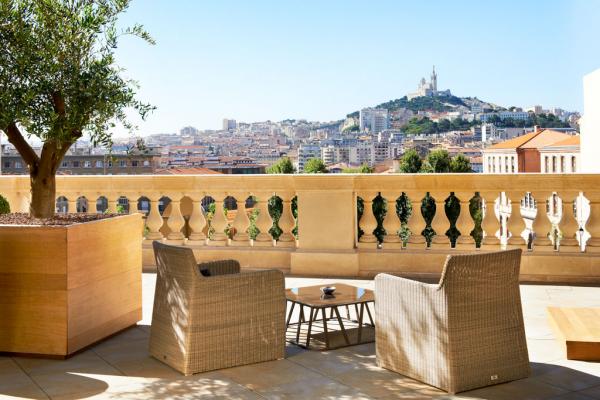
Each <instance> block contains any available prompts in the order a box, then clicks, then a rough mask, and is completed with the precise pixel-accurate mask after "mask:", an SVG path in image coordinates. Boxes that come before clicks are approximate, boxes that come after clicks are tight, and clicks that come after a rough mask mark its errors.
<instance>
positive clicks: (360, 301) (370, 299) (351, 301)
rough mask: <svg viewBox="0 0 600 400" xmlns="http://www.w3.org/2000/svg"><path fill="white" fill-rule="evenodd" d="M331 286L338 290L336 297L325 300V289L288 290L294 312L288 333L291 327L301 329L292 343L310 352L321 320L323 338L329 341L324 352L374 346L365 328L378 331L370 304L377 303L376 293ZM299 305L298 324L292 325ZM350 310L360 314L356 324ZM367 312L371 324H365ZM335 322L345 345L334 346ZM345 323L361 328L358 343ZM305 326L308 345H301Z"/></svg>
mask: <svg viewBox="0 0 600 400" xmlns="http://www.w3.org/2000/svg"><path fill="white" fill-rule="evenodd" d="M328 286H335V287H336V290H335V293H334V294H333V295H332V296H325V295H323V294H322V292H321V287H323V285H318V286H308V287H302V288H292V289H287V290H286V292H285V294H286V298H287V301H288V302H290V303H291V307H290V311H289V314H288V317H287V320H286V329H289V328H290V326H292V327H293V326H294V325H297V326H296V340H289V342H290V343H294V344H296V345H298V346H301V347H304V348H307V349H310V348H311V347H310V340H311V331H312V329H313V324H314V323H315V322H317V321H319V320H320V321H322V323H323V336H324V341H325V348H324V349H323V350H329V349H332V348H339V347H345V346H353V345H356V344H361V343H368V342H373V341H374V340H373V336H371V339H367V340H363V327H364V326H369V327H372V328H374V327H375V324H374V322H373V317H372V315H371V310H370V309H369V303H374V302H375V296H374V294H373V291H372V290H368V289H363V288H358V287H355V286H350V285H346V284H343V283H336V284H330V285H328ZM296 305H298V307H299V310H300V311H299V317H298V322H294V323H292V322H291V319H292V313H293V312H294V309H295V307H296ZM305 307H307V308H308V310H309V312H308V321H307V320H306V316H305V314H304V308H305ZM339 307H345V308H346V318H342V316H341V314H340V310H339ZM350 307H354V309H355V311H356V313H355V315H356V319H355V320H354V319H351V318H350ZM328 309H329V311H330V312H329V317H327V312H326V311H327V310H328ZM365 311H366V314H367V316H368V318H369V322H370V324H368V323H365V322H364V320H365ZM319 312H321V318H319ZM331 320H334V321H335V322H337V324H338V326H339V331H341V333H342V335H343V337H344V342H343V343H344V344H342V345H337V346H330V335H331V334H332V330H331V329H330V328H331V327H329V328H328V326H327V322H328V321H331ZM344 321H346V325H348V324H349V323H352V324H357V326H356V330H357V332H356V340H355V341H351V340H350V338H349V335H348V332H347V329H346V326H345V325H344ZM303 324H308V325H307V333H306V342H305V343H301V341H300V331H301V328H302V325H303Z"/></svg>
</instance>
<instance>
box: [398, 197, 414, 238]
mask: <svg viewBox="0 0 600 400" xmlns="http://www.w3.org/2000/svg"><path fill="white" fill-rule="evenodd" d="M396 213H397V214H398V218H400V230H399V231H398V236H400V239H401V240H402V244H403V245H404V246H406V243H408V239H409V238H410V235H411V234H412V232H411V231H410V228H409V227H408V220H409V219H410V217H411V216H412V203H411V201H410V199H409V198H408V196H407V195H406V193H404V192H402V195H401V196H400V197H398V199H397V200H396Z"/></svg>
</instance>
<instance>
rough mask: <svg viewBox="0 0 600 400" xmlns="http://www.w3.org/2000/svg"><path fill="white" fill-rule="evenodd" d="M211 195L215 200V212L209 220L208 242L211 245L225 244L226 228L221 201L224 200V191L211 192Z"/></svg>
mask: <svg viewBox="0 0 600 400" xmlns="http://www.w3.org/2000/svg"><path fill="white" fill-rule="evenodd" d="M211 197H212V198H213V199H214V200H215V213H214V215H213V217H212V219H211V220H210V229H211V231H212V232H211V233H210V235H209V238H208V244H209V245H211V246H226V245H227V241H228V240H227V239H228V237H227V234H226V233H225V229H226V228H227V219H225V212H224V208H223V202H224V200H225V197H226V196H225V194H224V193H216V194H214V195H213V194H211Z"/></svg>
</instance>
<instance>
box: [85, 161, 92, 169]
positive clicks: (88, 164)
mask: <svg viewBox="0 0 600 400" xmlns="http://www.w3.org/2000/svg"><path fill="white" fill-rule="evenodd" d="M83 167H84V168H92V162H91V161H90V160H86V161H84V162H83Z"/></svg>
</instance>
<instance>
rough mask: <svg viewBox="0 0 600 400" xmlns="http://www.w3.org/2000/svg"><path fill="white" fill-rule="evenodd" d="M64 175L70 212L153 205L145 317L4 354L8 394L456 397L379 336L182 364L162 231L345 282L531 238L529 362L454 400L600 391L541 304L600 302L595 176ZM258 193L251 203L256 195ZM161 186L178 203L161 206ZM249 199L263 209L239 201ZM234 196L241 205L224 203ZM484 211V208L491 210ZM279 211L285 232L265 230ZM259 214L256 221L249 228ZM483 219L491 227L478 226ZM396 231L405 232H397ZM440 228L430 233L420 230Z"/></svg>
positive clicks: (295, 282) (429, 268)
mask: <svg viewBox="0 0 600 400" xmlns="http://www.w3.org/2000/svg"><path fill="white" fill-rule="evenodd" d="M57 185H58V189H57V198H58V197H61V198H64V200H65V201H66V204H67V208H68V211H70V212H71V211H74V210H76V209H77V208H78V204H80V205H82V204H86V203H87V207H85V208H86V209H87V210H89V211H95V210H94V207H93V204H94V203H95V202H96V201H97V200H98V199H102V201H100V204H103V203H104V202H106V203H107V206H108V210H109V211H118V210H120V209H121V207H119V205H121V206H123V205H125V206H128V207H125V210H126V211H128V212H130V213H133V212H137V211H138V207H136V205H137V206H139V207H140V212H143V213H144V214H146V209H145V208H146V207H145V204H148V205H149V207H148V212H147V215H145V225H146V229H145V232H143V233H142V232H140V233H139V234H140V235H142V234H143V235H144V240H143V244H142V251H143V266H144V274H143V319H142V321H141V322H140V323H139V324H138V325H137V327H134V328H130V329H128V330H126V331H124V332H122V333H120V334H118V335H116V336H114V337H112V338H110V339H108V340H105V341H103V342H100V343H98V344H96V345H94V346H92V347H91V348H88V349H85V350H84V351H83V352H80V353H78V354H77V355H75V356H74V357H72V358H70V359H68V360H62V361H61V360H41V359H31V358H23V357H2V358H0V396H9V397H11V396H12V397H17V398H48V397H50V398H194V397H197V396H200V395H204V396H205V397H207V398H214V397H223V398H263V397H264V398H318V397H322V398H431V397H442V398H451V397H452V396H449V395H447V394H446V393H445V392H442V391H439V390H437V389H435V388H432V387H430V386H427V385H425V384H422V383H419V382H417V381H414V380H412V379H409V378H406V377H403V376H401V375H398V374H395V373H392V372H390V371H387V370H384V369H381V368H378V367H377V366H376V364H375V350H374V345H373V344H364V345H359V346H352V347H346V348H344V349H340V350H333V351H326V352H315V351H306V350H302V349H300V348H298V347H296V346H293V345H288V346H287V348H286V351H287V354H286V359H284V360H279V361H272V362H267V363H262V364H254V365H249V366H244V367H236V368H231V369H225V370H220V371H216V372H210V373H204V374H197V375H193V376H190V377H184V376H182V375H181V374H179V373H177V372H176V371H174V370H172V369H170V368H169V367H167V366H166V365H163V364H162V363H160V362H158V361H156V360H155V359H153V358H151V357H150V355H149V353H148V334H149V325H150V323H151V313H152V302H153V298H154V284H155V279H156V274H155V268H154V257H153V254H152V247H151V243H152V241H153V240H163V241H165V242H167V243H173V244H179V245H183V246H187V247H190V248H192V249H193V251H194V254H195V256H196V258H197V259H198V260H199V261H208V260H217V259H225V258H233V259H237V260H239V261H240V263H241V264H242V268H248V267H251V268H264V269H267V268H277V269H280V270H282V271H283V272H285V273H286V274H287V277H286V287H298V286H308V285H314V284H322V283H325V282H340V281H341V282H348V283H350V284H352V285H355V286H359V287H364V288H372V287H373V281H372V280H371V279H372V278H373V277H374V276H375V275H376V274H377V273H379V272H388V273H393V274H397V275H401V276H407V277H413V278H419V279H426V280H436V279H438V278H439V275H440V273H441V269H442V266H443V261H444V259H445V258H446V256H447V255H448V254H456V253H464V252H485V251H490V250H499V249H502V248H521V249H523V251H524V253H523V257H522V264H521V280H522V281H523V284H522V285H521V295H522V299H523V311H524V317H525V328H526V335H527V344H528V349H529V355H530V360H531V362H532V370H533V373H532V376H531V377H530V378H527V379H524V380H519V381H514V382H511V383H507V384H502V385H497V386H492V387H488V388H485V389H479V390H475V391H472V392H465V393H460V394H458V395H456V398H484V399H509V398H535V399H538V398H539V399H543V398H573V399H588V398H600V364H598V363H593V362H582V361H569V360H566V358H565V355H564V354H563V352H562V349H561V346H560V344H559V342H557V341H556V340H555V339H554V335H553V333H552V331H551V330H550V327H549V324H548V322H547V316H546V307H548V306H573V307H599V306H600V288H598V287H597V285H598V283H599V282H600V261H599V260H600V258H599V256H598V254H599V253H598V252H599V250H598V249H599V248H600V220H599V218H600V179H599V176H598V175H585V174H570V175H536V174H527V175H513V176H497V175H475V174H473V175H471V174H469V175H457V174H454V175H443V174H432V175H390V176H367V175H345V176H307V175H293V176H292V175H290V176H281V175H273V176H271V175H267V176H215V175H210V176H200V175H198V176H61V177H58V178H57ZM0 193H1V194H3V195H4V196H5V197H7V198H8V199H9V202H10V204H11V206H12V208H13V211H26V210H27V206H28V203H27V202H28V196H29V180H28V177H15V176H13V177H1V178H0ZM273 196H277V197H278V198H279V199H281V204H282V208H281V210H282V212H281V216H280V217H275V218H273V217H272V214H273V212H272V210H271V214H270V213H269V206H268V200H269V199H271V198H272V197H273ZM249 197H253V198H254V201H253V202H246V200H247V199H248V198H249ZM165 198H168V199H169V200H170V202H169V204H168V206H167V207H166V208H164V210H162V213H161V208H162V207H159V205H160V204H161V203H160V202H161V199H162V200H164V199H165ZM207 198H211V199H213V200H214V201H215V206H214V207H215V211H214V214H212V213H206V212H205V210H204V208H203V207H202V205H203V204H204V206H207V204H208V203H209V201H207ZM232 198H233V199H235V200H236V201H235V202H234V201H233V200H232ZM357 198H361V199H362V204H363V207H359V205H358V204H359V202H358V201H357ZM84 199H85V200H84ZM124 199H126V200H124ZM226 199H227V200H226ZM294 199H296V200H294ZM381 199H385V201H387V203H388V204H393V203H394V200H398V199H399V201H397V202H398V204H412V210H413V212H412V213H411V214H410V216H409V217H408V218H407V217H406V215H404V216H403V215H398V214H397V213H393V212H387V213H385V214H382V213H381V212H380V211H377V210H378V207H379V206H377V204H381V203H382V200H381ZM235 203H237V207H231V205H232V204H235ZM244 203H246V204H248V205H252V209H246V212H239V210H240V207H239V206H240V205H241V204H244ZM373 203H376V207H375V209H374V208H373V206H372V205H373ZM163 204H164V203H163ZM226 204H227V205H230V208H231V210H227V213H226V215H225V213H224V208H225V205H226ZM295 204H297V206H296V205H295ZM432 204H435V212H433V211H432V209H433V206H432ZM90 205H91V206H90ZM422 205H423V207H421V206H422ZM457 205H458V206H457ZM296 207H297V208H296ZM457 207H458V208H459V209H460V213H457V212H456V210H457ZM206 208H207V209H208V207H206ZM271 208H272V207H271ZM360 208H362V213H361V216H360V218H359V217H358V216H359V211H360ZM80 209H81V206H80ZM255 209H257V210H259V212H258V215H257V216H256V218H254V216H253V215H254V214H255V212H254V210H255ZM293 209H294V210H296V209H297V214H296V215H297V218H296V217H295V211H293ZM421 209H423V212H421ZM477 210H485V211H484V212H483V213H480V214H479V215H481V218H480V217H479V216H478V213H477V212H476V211H477ZM274 219H275V223H276V225H277V226H278V227H279V228H280V230H281V234H280V235H275V237H276V238H277V239H278V240H275V239H274V237H273V236H272V235H271V234H270V233H269V230H270V229H271V228H272V227H273V225H274ZM250 226H256V228H257V229H258V231H259V232H258V234H256V235H248V234H245V232H246V231H247V229H248V227H250ZM479 226H480V228H481V234H480V235H477V233H475V234H473V236H471V234H470V233H471V232H472V231H475V232H477V231H478V229H477V228H478V227H479ZM382 227H383V228H384V229H385V232H387V234H384V233H383V232H382V230H381V228H382ZM231 228H233V229H231ZM427 228H431V229H427ZM452 228H456V229H457V230H458V231H459V232H460V235H457V234H456V231H455V230H453V229H452ZM226 229H227V231H226ZM399 230H401V231H402V232H408V231H409V232H410V234H407V235H405V236H402V237H400V236H399V235H394V234H390V233H392V232H397V231H399ZM431 230H433V231H434V232H435V233H432V234H425V235H423V234H421V232H423V231H426V232H427V231H428V232H431ZM361 231H362V232H363V233H362V234H359V232H361ZM226 232H227V233H226ZM296 232H297V234H296ZM447 232H449V234H448V235H446V233H447ZM130 234H131V235H134V234H137V233H136V232H131V233H130ZM251 236H254V238H252V237H251ZM378 237H379V238H378ZM480 238H481V240H480ZM89 245H90V246H93V243H89ZM295 318H297V317H295Z"/></svg>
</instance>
